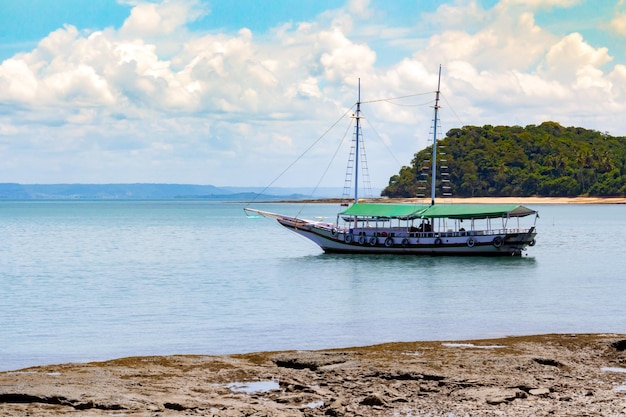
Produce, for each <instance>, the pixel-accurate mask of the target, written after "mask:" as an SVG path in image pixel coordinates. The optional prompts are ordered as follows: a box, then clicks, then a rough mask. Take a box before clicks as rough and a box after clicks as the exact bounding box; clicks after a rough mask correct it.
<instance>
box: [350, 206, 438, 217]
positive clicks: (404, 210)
mask: <svg viewBox="0 0 626 417" xmlns="http://www.w3.org/2000/svg"><path fill="white" fill-rule="evenodd" d="M428 207H430V206H424V205H415V204H371V203H358V204H353V205H352V206H350V207H349V208H348V209H347V210H345V211H343V212H341V214H345V215H348V216H359V217H382V218H394V219H398V218H400V219H411V218H418V217H421V215H420V213H421V212H422V211H424V210H425V209H427V208H428Z"/></svg>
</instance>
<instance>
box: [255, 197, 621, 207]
mask: <svg viewBox="0 0 626 417" xmlns="http://www.w3.org/2000/svg"><path fill="white" fill-rule="evenodd" d="M342 201H344V199H341V198H320V199H305V200H281V201H258V202H255V203H325V204H328V203H337V204H339V203H341V202H342ZM359 201H360V202H362V203H391V204H393V203H396V204H410V203H414V204H430V200H429V199H423V198H419V199H418V198H386V197H380V198H368V199H365V198H363V199H360V200H359ZM437 202H438V203H439V204H521V205H532V204H626V196H625V197H466V198H438V199H437Z"/></svg>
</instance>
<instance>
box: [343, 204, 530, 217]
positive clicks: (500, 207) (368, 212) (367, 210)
mask: <svg viewBox="0 0 626 417" xmlns="http://www.w3.org/2000/svg"><path fill="white" fill-rule="evenodd" d="M535 213H536V212H535V210H531V209H529V208H527V207H524V206H519V205H516V204H439V205H434V206H426V205H416V204H371V203H358V204H353V205H352V206H350V207H349V208H348V209H347V210H345V211H343V212H341V213H340V214H342V215H348V216H358V217H376V218H393V219H416V218H425V219H434V218H444V217H445V218H449V219H483V218H486V217H523V216H528V215H530V214H535Z"/></svg>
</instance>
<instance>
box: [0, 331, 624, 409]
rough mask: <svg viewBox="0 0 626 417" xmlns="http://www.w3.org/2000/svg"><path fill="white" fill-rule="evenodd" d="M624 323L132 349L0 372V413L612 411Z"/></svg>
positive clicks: (620, 399)
mask: <svg viewBox="0 0 626 417" xmlns="http://www.w3.org/2000/svg"><path fill="white" fill-rule="evenodd" d="M625 349H626V335H623V334H622V335H618V334H578V335H574V334H563V335H560V334H551V335H538V336H522V337H509V338H503V339H493V340H470V341H455V342H403V343H388V344H382V345H376V346H368V347H358V348H347V349H332V350H321V351H286V352H263V353H249V354H241V355H223V356H193V355H185V356H162V357H133V358H124V359H118V360H111V361H107V362H94V363H85V364H64V365H50V366H41V367H35V368H29V369H24V370H20V371H12V372H2V373H0V415H2V416H27V415H31V416H43V417H45V416H60V415H80V416H111V415H113V416H147V415H150V416H174V415H176V416H180V415H202V416H225V417H226V416H228V417H234V416H390V417H391V416H447V417H450V416H529V415H532V416H605V417H606V416H624V415H626V351H625Z"/></svg>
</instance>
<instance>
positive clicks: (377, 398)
mask: <svg viewBox="0 0 626 417" xmlns="http://www.w3.org/2000/svg"><path fill="white" fill-rule="evenodd" d="M359 404H361V405H369V406H387V402H386V401H385V399H384V398H383V395H382V394H381V393H379V392H375V393H373V394H370V395H368V396H367V397H365V398H363V399H362V400H361V402H360V403H359Z"/></svg>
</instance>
